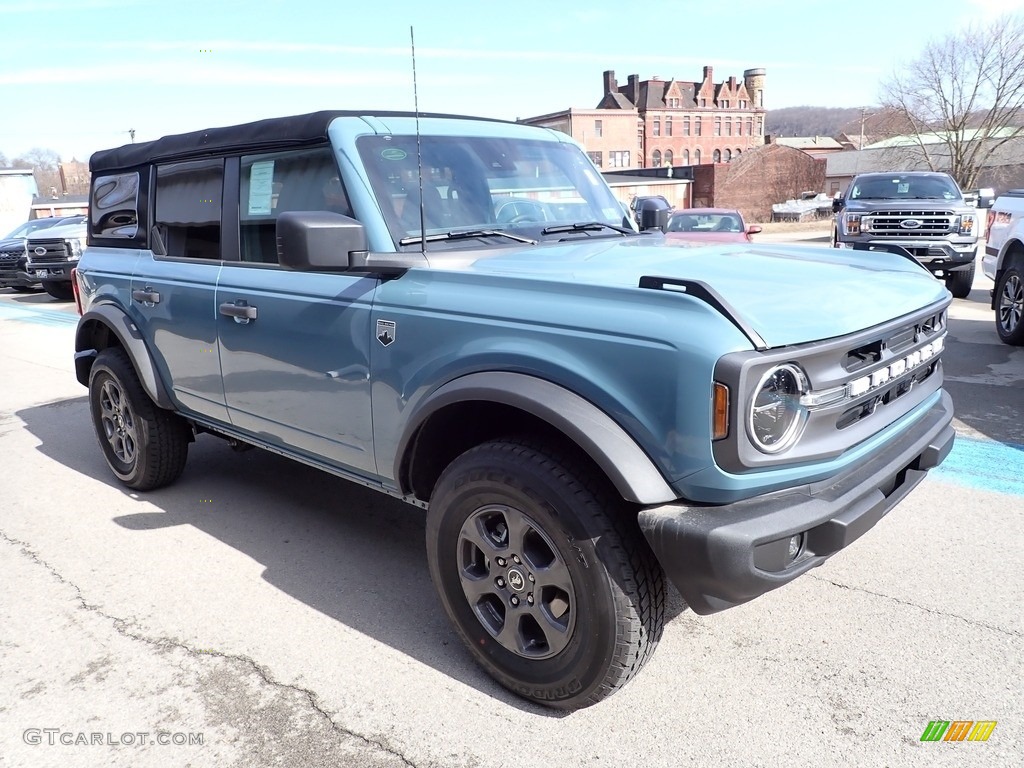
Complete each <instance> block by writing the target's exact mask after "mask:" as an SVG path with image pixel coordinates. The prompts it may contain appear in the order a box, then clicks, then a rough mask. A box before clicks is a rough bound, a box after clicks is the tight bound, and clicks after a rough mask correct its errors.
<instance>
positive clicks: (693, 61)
mask: <svg viewBox="0 0 1024 768" xmlns="http://www.w3.org/2000/svg"><path fill="white" fill-rule="evenodd" d="M1007 12H1010V13H1024V0H858V2H856V3H847V2H836V1H835V0H774V1H773V2H769V1H767V0H728V2H715V0H710V1H709V0H705V1H704V2H700V1H698V0H616V1H615V2H612V1H610V0H586V2H582V1H581V0H546V1H543V2H541V1H538V0H515V1H514V2H513V1H511V0H506V1H505V2H488V0H475V1H471V2H467V1H465V0H386V1H385V2H376V3H375V2H373V1H372V0H369V1H367V0H358V1H356V0H333V1H327V0H249V1H248V2H240V1H239V0H163V1H162V2H155V1H154V0H0V31H2V32H3V38H4V41H5V44H4V45H3V46H2V47H0V106H2V114H3V119H2V120H0V153H3V154H4V155H6V157H7V158H8V159H9V160H10V159H13V158H15V157H17V156H18V155H20V154H22V153H24V152H26V151H28V150H29V149H31V148H34V147H41V148H48V149H53V150H55V151H56V152H57V153H58V154H59V155H60V156H61V159H62V160H70V159H72V158H75V159H78V160H87V159H88V157H89V155H91V154H92V152H94V151H96V150H99V149H106V148H109V147H115V146H120V145H121V144H126V143H128V142H129V141H131V135H130V133H129V132H130V131H132V130H134V131H135V141H137V142H138V141H147V140H150V139H155V138H159V137H160V136H163V135H166V134H170V133H181V132H184V131H192V130H199V129H202V128H208V127H212V126H219V125H232V124H236V123H243V122H248V121H250V120H259V119H262V118H266V117H275V116H281V115H292V114H300V113H303V112H313V111H317V110H321V109H367V110H373V109H387V110H408V111H412V110H413V109H414V106H415V101H414V91H413V68H412V55H411V44H410V42H411V41H410V28H412V31H413V37H414V40H415V51H416V84H417V92H418V101H419V109H420V110H421V111H424V112H447V113H456V114H471V115H482V116H486V117H495V118H501V119H508V120H515V119H517V118H525V117H531V116H535V115H541V114H546V113H549V112H556V111H559V110H562V109H567V108H569V107H577V108H584V109H590V108H593V107H595V106H596V105H597V103H598V101H600V99H601V96H602V72H603V71H604V70H608V69H610V70H614V72H615V74H616V77H617V78H618V80H619V83H620V84H625V82H626V77H627V76H628V75H630V74H637V75H639V76H640V78H641V79H649V78H651V77H660V78H661V79H665V80H667V79H671V78H673V77H674V78H677V79H680V80H694V81H699V80H700V79H701V76H702V72H703V67H704V66H705V65H707V66H712V67H714V75H715V81H716V82H720V81H722V80H724V79H727V78H728V77H729V76H730V75H735V76H736V77H737V78H742V76H743V70H745V69H750V68H753V67H764V68H765V69H766V72H767V77H766V80H765V107H766V108H767V109H768V110H769V111H770V110H771V109H773V108H781V107H790V106H800V105H812V106H827V107H861V106H870V105H872V104H876V103H877V102H878V100H879V87H880V84H881V82H882V81H883V80H884V79H885V78H886V77H887V76H889V75H890V74H891V73H892V72H893V71H895V70H896V69H897V68H898V67H900V66H901V64H905V63H906V62H909V61H912V60H913V59H914V58H916V57H917V56H918V55H919V54H920V52H921V50H922V49H923V47H924V46H925V44H926V43H928V42H929V41H930V40H937V39H940V38H942V37H944V36H945V35H947V34H950V33H953V32H955V31H956V30H957V29H958V28H961V27H963V26H966V25H967V24H970V23H971V22H972V21H974V22H976V21H985V20H989V19H993V18H996V17H998V15H999V14H1001V13H1007Z"/></svg>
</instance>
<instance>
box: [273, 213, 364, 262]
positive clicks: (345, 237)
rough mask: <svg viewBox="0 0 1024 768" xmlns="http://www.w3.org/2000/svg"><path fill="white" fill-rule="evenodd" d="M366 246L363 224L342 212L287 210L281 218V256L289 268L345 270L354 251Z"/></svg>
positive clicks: (278, 231) (359, 250) (279, 220)
mask: <svg viewBox="0 0 1024 768" xmlns="http://www.w3.org/2000/svg"><path fill="white" fill-rule="evenodd" d="M366 249H367V244H366V230H365V229H364V228H363V225H362V224H360V223H359V222H358V221H356V220H355V219H351V218H349V217H348V216H342V215H341V214H340V213H331V212H329V211H286V212H285V213H282V214H281V215H280V216H278V218H277V259H278V261H279V262H280V264H281V266H283V267H287V268H288V269H294V270H297V271H302V272H316V271H326V270H330V271H344V270H347V269H350V268H351V267H352V266H353V259H352V254H353V252H357V253H359V252H361V253H364V254H365V252H366Z"/></svg>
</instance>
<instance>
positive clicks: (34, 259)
mask: <svg viewBox="0 0 1024 768" xmlns="http://www.w3.org/2000/svg"><path fill="white" fill-rule="evenodd" d="M85 219H86V217H84V216H79V217H75V219H74V221H73V223H70V224H63V223H62V224H59V225H57V226H55V227H50V228H48V229H43V230H40V231H38V232H33V233H31V234H30V235H29V236H28V239H27V240H26V241H25V250H26V251H27V259H26V262H25V274H24V276H25V278H26V279H34V280H38V281H39V282H40V283H42V286H43V290H44V291H46V292H47V293H48V294H50V295H51V296H53V298H55V299H61V300H62V301H70V300H71V299H73V298H74V293H73V292H72V287H71V270H72V268H73V267H74V266H75V265H76V264H77V263H78V259H79V258H80V257H81V255H82V251H83V250H85V244H86V235H87V232H88V227H87V225H86V223H85Z"/></svg>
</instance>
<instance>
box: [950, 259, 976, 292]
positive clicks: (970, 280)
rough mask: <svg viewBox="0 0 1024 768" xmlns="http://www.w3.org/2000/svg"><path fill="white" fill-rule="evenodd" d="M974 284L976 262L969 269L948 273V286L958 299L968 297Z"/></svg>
mask: <svg viewBox="0 0 1024 768" xmlns="http://www.w3.org/2000/svg"><path fill="white" fill-rule="evenodd" d="M972 285H974V262H973V261H972V262H971V265H970V266H969V267H968V268H967V269H961V270H960V271H959V272H949V273H947V274H946V288H948V289H949V292H950V293H952V294H953V296H954V297H955V298H957V299H966V298H967V296H968V294H970V292H971V286H972Z"/></svg>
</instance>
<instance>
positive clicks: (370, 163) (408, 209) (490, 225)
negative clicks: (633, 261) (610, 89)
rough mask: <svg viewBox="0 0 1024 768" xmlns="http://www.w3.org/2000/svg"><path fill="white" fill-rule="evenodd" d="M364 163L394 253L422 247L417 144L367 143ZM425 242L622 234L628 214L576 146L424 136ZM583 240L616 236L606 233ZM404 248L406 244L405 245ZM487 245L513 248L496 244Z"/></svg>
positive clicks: (442, 244)
mask: <svg viewBox="0 0 1024 768" xmlns="http://www.w3.org/2000/svg"><path fill="white" fill-rule="evenodd" d="M357 146H358V148H359V154H360V157H361V158H362V160H363V164H364V166H365V167H366V169H367V174H368V176H369V181H370V184H371V185H372V187H373V191H374V193H375V195H376V197H377V200H378V202H379V204H380V207H381V210H382V211H383V213H384V218H385V220H386V221H387V224H388V229H389V230H390V232H391V236H392V238H393V239H394V241H395V243H396V245H400V246H401V247H415V248H417V249H419V248H421V247H422V241H421V240H420V239H419V236H420V235H421V231H420V229H421V228H420V180H419V172H418V168H419V163H418V161H417V145H416V137H415V136H363V137H361V138H360V139H358V142H357ZM420 154H421V158H422V168H423V184H422V187H423V194H422V200H423V206H422V208H423V219H424V228H425V229H426V234H427V235H428V236H429V235H432V234H439V233H446V232H452V231H460V230H484V231H488V230H499V231H502V232H508V233H512V234H517V235H520V236H523V237H529V238H531V239H538V238H540V239H543V238H545V237H552V238H554V239H558V238H559V237H564V236H565V234H564V233H560V234H556V233H544V230H550V229H551V228H552V226H554V225H571V224H577V223H581V222H587V223H596V224H598V225H600V224H605V225H609V226H614V227H621V226H623V224H624V223H625V224H626V225H627V226H628V222H627V221H625V217H624V214H623V210H622V206H621V205H620V204H619V202H618V201H617V200H616V199H615V197H614V196H613V195H612V193H611V191H610V190H609V189H608V187H607V185H606V184H605V182H604V180H603V179H602V178H601V175H600V174H599V173H598V172H597V171H596V170H595V169H594V166H593V165H592V164H591V163H590V161H589V160H587V158H586V156H584V154H583V153H582V152H581V151H580V150H579V149H578V148H577V147H576V146H575V145H572V144H563V143H561V142H553V141H528V140H522V139H518V140H510V139H504V138H480V137H462V136H460V137H446V136H421V137H420ZM578 234H579V236H584V237H585V236H617V237H621V236H622V234H621V233H620V232H616V231H614V230H610V229H609V230H605V229H604V228H603V227H601V226H596V227H591V228H587V229H580V230H578ZM402 240H405V241H406V242H405V243H401V242H400V241H402ZM430 242H431V245H432V246H433V245H435V244H436V247H439V248H453V247H466V246H467V245H468V246H476V247H478V246H479V245H480V243H479V242H473V241H472V240H469V241H467V240H466V239H465V238H456V239H440V240H436V241H435V240H430ZM487 242H488V244H493V245H515V244H516V242H517V241H516V240H514V239H511V238H505V237H491V238H489V239H487Z"/></svg>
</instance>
